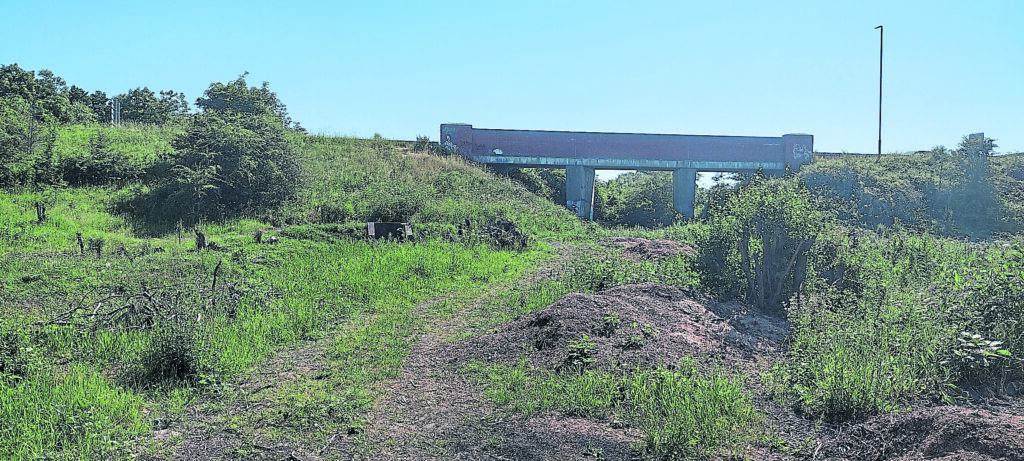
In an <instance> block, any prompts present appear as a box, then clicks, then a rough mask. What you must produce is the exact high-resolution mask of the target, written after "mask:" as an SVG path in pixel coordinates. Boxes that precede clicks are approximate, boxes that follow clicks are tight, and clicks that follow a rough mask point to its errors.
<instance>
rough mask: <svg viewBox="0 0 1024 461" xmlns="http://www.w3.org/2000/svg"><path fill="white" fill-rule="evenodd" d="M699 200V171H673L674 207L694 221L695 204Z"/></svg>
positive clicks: (688, 169) (683, 169)
mask: <svg viewBox="0 0 1024 461" xmlns="http://www.w3.org/2000/svg"><path fill="white" fill-rule="evenodd" d="M696 199H697V170H694V169H691V168H680V169H678V170H673V171H672V205H673V206H674V207H675V209H676V211H678V212H679V213H681V214H682V215H683V216H685V217H686V219H693V202H694V200H696Z"/></svg>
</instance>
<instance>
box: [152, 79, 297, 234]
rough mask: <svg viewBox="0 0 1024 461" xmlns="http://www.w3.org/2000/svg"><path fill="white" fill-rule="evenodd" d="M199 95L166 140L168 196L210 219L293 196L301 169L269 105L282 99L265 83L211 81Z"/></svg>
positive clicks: (280, 123) (273, 109) (268, 204)
mask: <svg viewBox="0 0 1024 461" xmlns="http://www.w3.org/2000/svg"><path fill="white" fill-rule="evenodd" d="M226 90H227V91H226ZM225 96H230V97H225ZM199 101H200V102H199V103H197V105H199V107H200V108H202V113H200V114H196V115H194V116H192V118H191V120H190V122H189V123H188V125H187V127H186V130H185V132H184V133H182V134H180V135H178V136H177V137H175V139H174V141H173V143H172V145H173V146H174V148H175V150H176V156H175V158H174V166H173V167H172V168H171V171H172V174H173V175H174V181H175V189H176V192H175V194H174V196H173V197H172V198H173V199H174V201H178V202H183V201H187V202H190V203H191V204H192V207H191V208H192V210H193V217H194V218H198V217H207V218H214V219H216V218H221V217H225V216H227V215H231V214H235V213H238V212H242V211H245V210H255V209H263V208H269V207H272V206H275V205H277V204H279V203H281V202H282V201H284V200H287V199H288V198H291V197H293V196H294V194H295V192H296V191H297V189H298V187H299V186H300V184H301V180H302V177H303V175H302V171H301V168H300V167H299V164H298V162H297V159H296V158H295V153H294V151H293V150H292V147H291V144H290V143H289V141H288V139H287V137H286V136H285V129H284V124H283V121H282V119H281V118H280V115H279V113H278V112H276V111H275V109H277V108H280V107H284V105H283V104H281V103H280V101H277V97H276V96H274V94H273V93H272V92H269V90H268V87H267V84H266V83H264V84H263V87H261V88H256V87H248V86H247V85H246V83H245V80H244V78H241V77H240V78H239V79H238V80H235V81H234V82H231V83H229V84H228V85H225V84H223V83H214V84H211V85H210V87H209V89H207V91H206V93H205V95H204V97H203V98H200V100H199Z"/></svg>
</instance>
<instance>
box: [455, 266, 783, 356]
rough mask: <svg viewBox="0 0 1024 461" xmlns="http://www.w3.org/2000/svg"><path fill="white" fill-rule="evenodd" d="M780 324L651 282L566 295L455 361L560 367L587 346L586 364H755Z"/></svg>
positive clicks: (472, 344)
mask: <svg viewBox="0 0 1024 461" xmlns="http://www.w3.org/2000/svg"><path fill="white" fill-rule="evenodd" d="M786 328H787V325H786V323H785V322H784V321H781V320H779V319H775V318H772V317H768V316H765V315H761V314H760V313H757V312H749V311H747V310H746V309H745V308H743V307H742V306H741V305H739V304H737V303H722V304H720V303H714V302H712V301H711V300H710V299H707V298H704V297H701V296H700V295H699V294H696V293H692V292H686V291H683V290H681V289H679V288H676V287H671V286H668V285H664V284H659V283H644V284H639V285H628V286H621V287H616V288H612V289H609V290H606V291H602V292H600V293H596V294H586V293H570V294H568V295H566V296H564V297H562V299H560V300H558V301H556V302H555V303H553V304H551V305H550V306H548V307H546V308H544V309H541V310H539V311H536V312H533V313H530V314H526V315H523V316H521V317H519V318H518V319H516V320H514V321H512V322H511V323H509V324H507V325H505V326H504V327H502V328H501V329H500V330H499V331H498V332H496V333H494V334H489V335H484V336H480V337H474V338H469V339H467V340H465V341H462V342H461V343H460V344H458V345H456V346H455V350H456V354H457V355H459V359H460V360H462V361H468V360H472V359H476V360H480V361H483V362H486V363H504V364H514V363H515V362H517V361H519V360H520V359H521V358H524V357H525V358H527V359H529V361H530V363H531V364H533V365H535V366H542V367H545V368H549V369H560V368H564V367H566V366H573V363H572V362H573V360H574V359H577V358H578V353H574V352H573V349H574V348H571V347H570V345H571V344H576V345H580V344H581V341H585V342H589V343H591V345H590V350H591V353H590V354H589V359H591V360H593V361H592V362H590V363H589V365H587V366H591V367H598V368H603V367H608V366H611V365H613V364H619V365H624V366H626V367H627V368H633V367H636V366H642V367H655V366H658V365H663V366H666V367H672V366H674V365H675V364H676V363H677V362H678V361H679V360H680V359H682V358H684V357H688V356H700V357H705V358H715V359H721V360H722V361H724V362H728V363H735V362H750V363H753V362H756V361H757V359H758V357H759V354H761V353H764V352H771V351H774V350H776V349H777V348H779V347H780V346H781V343H782V341H783V340H784V339H785V332H786Z"/></svg>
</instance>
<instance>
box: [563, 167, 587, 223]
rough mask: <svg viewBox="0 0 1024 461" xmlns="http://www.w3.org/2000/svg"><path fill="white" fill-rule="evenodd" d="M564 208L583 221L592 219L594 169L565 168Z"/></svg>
mask: <svg viewBox="0 0 1024 461" xmlns="http://www.w3.org/2000/svg"><path fill="white" fill-rule="evenodd" d="M565 206H566V207H567V208H569V209H570V210H573V211H574V212H575V213H576V216H579V217H581V218H585V219H594V168H592V167H586V166H578V165H569V166H566V167H565Z"/></svg>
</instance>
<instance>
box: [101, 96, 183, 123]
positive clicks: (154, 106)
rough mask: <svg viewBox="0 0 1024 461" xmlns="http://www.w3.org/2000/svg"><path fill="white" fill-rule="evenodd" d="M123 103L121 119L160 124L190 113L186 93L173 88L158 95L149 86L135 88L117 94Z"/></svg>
mask: <svg viewBox="0 0 1024 461" xmlns="http://www.w3.org/2000/svg"><path fill="white" fill-rule="evenodd" d="M117 99H118V101H120V103H121V120H126V121H133V122H136V123H147V124H153V125H160V124H164V123H167V122H169V121H171V120H175V119H178V118H181V117H183V116H185V115H187V114H188V103H187V102H185V95H184V94H183V93H178V92H175V91H173V90H165V91H161V92H160V96H159V97H158V96H157V94H156V93H154V92H153V90H150V89H149V87H142V88H135V89H132V90H129V91H128V93H126V94H120V95H118V96H117Z"/></svg>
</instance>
